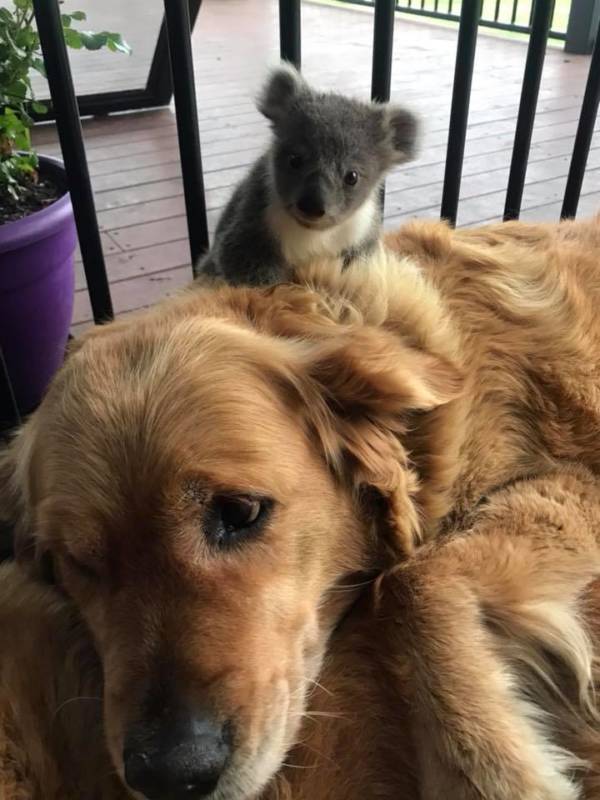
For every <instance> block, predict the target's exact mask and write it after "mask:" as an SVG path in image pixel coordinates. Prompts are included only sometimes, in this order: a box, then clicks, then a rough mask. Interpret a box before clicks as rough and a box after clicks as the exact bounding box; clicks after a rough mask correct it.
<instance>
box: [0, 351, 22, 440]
mask: <svg viewBox="0 0 600 800" xmlns="http://www.w3.org/2000/svg"><path fill="white" fill-rule="evenodd" d="M20 424H21V416H20V414H19V407H18V405H17V401H16V399H15V395H14V392H13V388H12V384H11V382H10V375H9V374H8V367H7V365H6V359H5V358H4V354H3V353H2V348H1V347H0V443H1V441H2V433H3V432H4V431H10V430H12V429H13V428H16V427H17V425H20Z"/></svg>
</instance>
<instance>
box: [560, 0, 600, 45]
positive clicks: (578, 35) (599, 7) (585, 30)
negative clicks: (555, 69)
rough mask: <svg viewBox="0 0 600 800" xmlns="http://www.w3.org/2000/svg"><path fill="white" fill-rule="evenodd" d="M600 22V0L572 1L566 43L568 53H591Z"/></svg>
mask: <svg viewBox="0 0 600 800" xmlns="http://www.w3.org/2000/svg"><path fill="white" fill-rule="evenodd" d="M599 21H600V0H571V10H570V11H569V24H568V25H567V39H566V42H565V50H566V51H567V53H579V54H583V55H585V54H586V53H591V52H592V49H593V47H594V34H595V33H596V32H597V30H598V22H599Z"/></svg>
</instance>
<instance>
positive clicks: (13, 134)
mask: <svg viewBox="0 0 600 800" xmlns="http://www.w3.org/2000/svg"><path fill="white" fill-rule="evenodd" d="M12 2H13V9H12V11H11V10H10V9H8V8H0V200H1V198H2V197H3V196H4V197H7V198H12V199H13V200H19V199H20V198H21V197H22V196H23V194H24V193H25V192H26V191H27V188H28V187H29V186H31V184H32V182H35V181H36V180H37V166H38V159H37V155H36V153H35V152H34V150H33V149H32V147H31V127H32V125H33V118H32V116H31V112H32V111H33V112H36V113H44V112H45V111H46V110H47V109H46V107H45V106H44V105H43V104H42V103H39V102H37V101H36V99H35V94H34V91H33V87H32V85H31V75H32V73H33V72H34V71H36V72H39V73H40V74H41V75H43V76H44V77H45V75H46V72H45V69H44V61H43V58H42V52H41V47H40V39H39V36H38V34H37V31H36V30H35V25H34V13H33V0H12ZM61 19H62V26H63V33H64V37H65V42H66V43H67V45H68V46H69V47H72V48H74V49H76V50H80V49H82V48H85V49H86V50H100V49H101V48H102V47H106V48H107V49H108V50H112V51H120V52H122V53H129V52H130V48H129V45H128V44H127V43H126V42H125V41H124V40H123V38H122V37H121V35H120V34H119V33H110V32H109V31H101V32H100V33H92V32H91V31H82V30H78V29H77V28H76V27H73V23H74V22H76V23H77V22H83V21H84V20H85V19H86V15H85V14H84V13H83V11H73V12H71V13H70V14H61Z"/></svg>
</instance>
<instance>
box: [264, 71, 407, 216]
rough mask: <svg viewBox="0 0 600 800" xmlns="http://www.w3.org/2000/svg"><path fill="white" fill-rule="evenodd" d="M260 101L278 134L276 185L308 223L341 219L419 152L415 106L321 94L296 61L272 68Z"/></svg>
mask: <svg viewBox="0 0 600 800" xmlns="http://www.w3.org/2000/svg"><path fill="white" fill-rule="evenodd" d="M258 107H259V110H260V111H261V112H262V113H263V114H264V115H265V116H266V117H267V118H268V119H269V120H270V121H271V125H272V128H273V133H274V142H273V148H272V151H271V171H272V180H273V186H274V188H275V190H276V192H277V195H278V197H279V200H280V202H281V205H282V206H283V208H284V209H285V210H286V211H287V212H288V213H289V214H290V215H291V216H292V217H294V219H296V221H297V222H299V223H300V224H301V225H303V226H305V227H308V228H314V229H326V228H330V227H333V226H334V225H338V224H339V223H340V222H342V221H343V220H344V219H346V218H347V217H349V216H350V215H351V214H352V213H353V212H354V211H356V210H357V209H358V208H359V207H360V206H362V205H363V204H364V203H365V201H366V200H367V198H369V197H371V196H372V194H373V191H374V189H375V188H376V187H377V186H378V185H379V184H380V183H381V180H382V179H383V177H384V175H385V173H386V172H387V171H388V170H389V169H390V168H391V167H392V166H393V165H394V164H401V163H403V162H404V161H410V160H411V159H412V158H413V157H414V154H415V149H416V139H417V121H416V118H415V117H414V116H413V114H411V113H410V112H409V111H407V110H406V109H404V108H398V107H394V106H387V105H377V104H375V103H363V102H359V101H358V100H353V99H351V98H349V97H345V96H344V95H342V94H338V93H335V92H328V93H323V92H317V91H315V90H313V89H311V87H310V86H308V84H307V83H306V82H305V81H304V80H303V79H302V77H301V76H300V74H299V73H298V72H297V71H296V70H295V69H294V68H293V67H291V66H284V67H281V68H280V69H278V70H276V71H275V72H274V73H273V74H272V76H271V77H270V79H269V81H268V82H267V84H266V86H265V87H264V89H263V92H262V95H261V97H260V99H259V104H258Z"/></svg>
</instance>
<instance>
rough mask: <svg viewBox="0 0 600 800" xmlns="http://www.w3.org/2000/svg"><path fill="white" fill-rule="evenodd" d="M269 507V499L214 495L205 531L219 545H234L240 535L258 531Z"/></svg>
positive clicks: (243, 535)
mask: <svg viewBox="0 0 600 800" xmlns="http://www.w3.org/2000/svg"><path fill="white" fill-rule="evenodd" d="M269 508H270V503H269V501H267V500H265V499H263V498H257V497H250V496H247V495H239V496H235V497H232V496H226V495H224V496H219V497H215V498H214V499H213V501H212V503H211V507H210V510H209V513H208V519H207V520H206V524H205V527H206V533H207V535H208V537H209V539H210V540H212V542H214V544H216V545H217V546H219V547H225V548H226V547H231V546H234V545H235V544H237V543H238V542H239V540H240V539H241V538H242V537H245V536H247V535H249V534H255V533H257V532H258V530H259V528H260V527H261V526H262V523H263V522H264V521H265V519H266V516H267V511H268V510H269Z"/></svg>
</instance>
